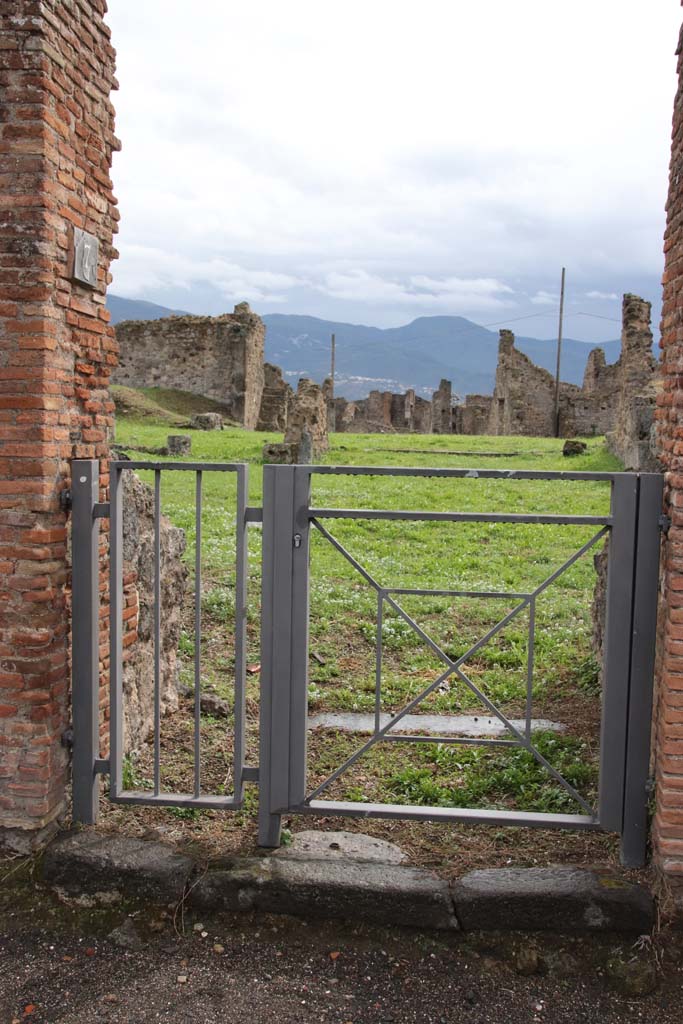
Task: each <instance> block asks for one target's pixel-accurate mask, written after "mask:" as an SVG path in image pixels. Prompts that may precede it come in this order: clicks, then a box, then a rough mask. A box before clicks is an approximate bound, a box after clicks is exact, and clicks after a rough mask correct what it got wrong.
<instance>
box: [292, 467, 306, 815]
mask: <svg viewBox="0 0 683 1024" xmlns="http://www.w3.org/2000/svg"><path fill="white" fill-rule="evenodd" d="M310 498H311V473H310V470H309V468H308V467H307V466H295V467H294V494H293V505H292V520H293V522H294V534H293V539H292V542H290V543H292V579H291V597H290V609H291V620H290V626H289V628H290V631H291V644H290V652H291V654H290V657H291V662H290V673H289V678H290V697H289V701H290V714H289V806H290V807H294V806H296V805H297V804H301V803H303V802H304V800H305V798H306V765H307V747H308V664H309V659H308V622H309V568H310V565H309V563H310V551H309V535H310V521H309V516H308V510H309V507H310V504H311V501H310Z"/></svg>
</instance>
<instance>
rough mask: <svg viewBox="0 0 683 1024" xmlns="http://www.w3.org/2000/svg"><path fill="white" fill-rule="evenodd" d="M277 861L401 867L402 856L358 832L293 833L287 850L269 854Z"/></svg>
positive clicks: (400, 853) (388, 846)
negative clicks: (323, 861)
mask: <svg viewBox="0 0 683 1024" xmlns="http://www.w3.org/2000/svg"><path fill="white" fill-rule="evenodd" d="M272 856H274V857H277V858H278V860H325V861H349V860H351V861H360V862H362V863H367V862H379V863H381V864H401V863H402V862H403V861H404V860H405V859H406V855H405V853H404V852H403V850H401V849H399V847H398V846H396V845H395V844H394V843H388V842H387V841H386V840H385V839H376V838H375V837H374V836H366V835H363V833H362V832H319V831H308V832H295V833H294V836H293V838H292V844H291V846H282V847H281V848H280V849H279V850H277V851H276V852H275V853H273V854H272Z"/></svg>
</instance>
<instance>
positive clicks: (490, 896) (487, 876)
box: [452, 867, 654, 934]
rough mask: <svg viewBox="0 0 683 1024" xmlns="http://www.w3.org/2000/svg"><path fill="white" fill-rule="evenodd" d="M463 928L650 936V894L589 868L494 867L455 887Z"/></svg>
mask: <svg viewBox="0 0 683 1024" xmlns="http://www.w3.org/2000/svg"><path fill="white" fill-rule="evenodd" d="M452 892H453V899H454V902H455V911H456V914H457V916H458V920H459V922H460V924H461V926H462V927H463V928H465V929H469V928H471V929H476V930H482V931H486V930H496V931H499V930H500V931H504V930H519V931H537V930H543V931H555V932H557V933H559V934H563V933H567V932H583V931H616V932H621V931H624V932H635V933H637V934H643V933H646V932H649V931H650V929H651V927H652V924H653V920H654V906H653V900H652V896H651V894H650V892H649V891H648V890H647V889H646V888H645V886H643V885H635V884H633V883H631V882H628V881H626V880H624V879H622V878H619V877H618V876H616V875H613V874H607V873H604V874H602V873H599V872H597V871H589V870H587V869H584V868H571V867H566V868H565V867H557V868H491V869H488V870H483V871H472V872H471V873H470V874H468V875H465V876H464V877H463V878H461V879H460V880H459V881H458V882H456V883H455V884H454V885H453V887H452Z"/></svg>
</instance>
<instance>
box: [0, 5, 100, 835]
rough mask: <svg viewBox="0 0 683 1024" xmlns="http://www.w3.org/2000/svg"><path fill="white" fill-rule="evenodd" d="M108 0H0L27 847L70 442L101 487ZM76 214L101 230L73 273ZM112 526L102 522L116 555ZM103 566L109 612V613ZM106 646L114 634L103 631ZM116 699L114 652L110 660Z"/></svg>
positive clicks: (52, 642) (0, 797)
mask: <svg viewBox="0 0 683 1024" xmlns="http://www.w3.org/2000/svg"><path fill="white" fill-rule="evenodd" d="M105 9H106V5H105V3H104V0H71V2H68V3H67V2H66V0H13V2H12V3H4V4H0V35H1V37H2V66H1V69H0V86H1V92H2V115H3V116H2V122H1V124H0V138H1V141H2V145H0V179H1V180H2V189H1V190H0V192H1V196H0V207H1V215H0V577H1V578H2V587H1V592H0V846H2V845H8V846H13V847H14V848H17V849H22V848H23V849H26V848H28V847H30V846H32V845H34V844H35V843H36V842H38V841H39V840H40V838H42V837H44V835H45V833H46V831H49V829H50V828H52V827H54V823H55V821H56V819H57V818H58V817H59V815H60V814H61V812H62V811H63V809H64V807H65V802H66V778H67V769H68V755H67V751H66V750H65V749H64V747H63V746H62V744H61V737H62V733H63V732H64V730H65V729H66V727H67V725H68V723H69V650H68V640H69V630H70V620H69V605H68V583H69V563H68V554H67V539H68V515H67V512H66V511H65V508H64V507H63V506H62V504H61V503H60V494H61V492H62V491H63V490H64V489H66V488H67V487H68V486H69V482H70V460H71V459H72V458H87V459H100V460H102V462H101V472H100V481H101V494H100V497H101V500H103V501H104V500H106V497H107V486H108V475H107V461H106V460H107V455H108V446H107V438H108V435H109V434H110V431H111V427H112V414H113V411H114V405H113V402H112V401H111V399H110V395H109V391H108V384H109V374H110V370H111V367H112V365H113V364H114V363H115V362H116V355H115V353H116V342H115V338H114V332H113V329H112V328H111V327H110V325H109V313H108V312H107V310H106V309H105V305H104V301H105V290H106V285H107V283H108V281H109V280H110V277H109V264H110V261H111V260H112V259H115V258H116V255H117V253H116V250H115V249H114V247H113V235H114V232H115V231H116V222H117V221H118V219H119V216H118V212H117V210H116V200H115V198H114V196H113V193H112V183H111V179H110V167H111V160H112V152H113V151H114V150H115V149H118V148H119V143H118V140H117V139H116V137H115V135H114V108H113V106H112V104H111V102H110V99H109V94H110V90H112V89H115V88H116V80H115V78H114V62H115V54H114V50H113V48H112V46H111V43H110V33H109V29H108V27H107V26H106V25H105V23H104V20H103V17H104V13H105ZM74 229H84V230H86V231H88V232H89V233H91V234H93V235H94V236H95V237H96V238H97V240H98V242H99V253H98V258H97V264H96V268H95V269H96V277H95V281H94V287H88V286H87V285H84V284H81V283H77V282H76V281H74V280H73V279H72V273H71V253H72V247H73V236H74ZM106 539H107V538H106V527H104V524H103V529H102V555H103V568H104V567H106ZM105 584H106V577H105V576H103V579H102V586H103V595H102V614H103V616H106V604H107V599H106V592H104V587H105ZM102 643H103V650H104V651H106V635H104V636H103V640H102ZM101 669H102V674H101V683H102V687H103V689H102V703H103V705H104V704H106V686H107V683H108V678H107V663H106V655H105V656H104V657H103V662H102V666H101Z"/></svg>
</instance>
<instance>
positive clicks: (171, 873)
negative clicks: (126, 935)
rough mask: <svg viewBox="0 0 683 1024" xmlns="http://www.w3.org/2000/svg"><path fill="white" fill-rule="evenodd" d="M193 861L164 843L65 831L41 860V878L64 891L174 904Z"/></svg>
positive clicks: (180, 893)
mask: <svg viewBox="0 0 683 1024" xmlns="http://www.w3.org/2000/svg"><path fill="white" fill-rule="evenodd" d="M194 869H195V863H194V861H193V860H192V859H191V858H190V857H187V856H185V855H184V854H181V853H177V852H176V851H175V850H173V849H171V848H170V847H168V846H165V845H164V844H163V843H158V842H148V841H145V840H142V839H134V838H131V837H129V836H117V835H101V834H99V833H97V832H92V831H90V830H87V829H84V830H83V831H78V832H64V833H62V835H60V836H58V837H57V839H55V841H54V842H53V843H51V844H50V845H49V846H48V848H47V850H46V853H45V857H44V858H43V867H42V871H43V879H44V881H45V882H47V883H48V884H49V885H51V886H58V887H59V888H62V889H65V890H66V891H67V892H72V893H73V892H88V893H95V892H111V891H112V890H117V891H120V892H125V893H126V894H127V895H133V896H136V897H139V898H140V899H150V900H153V901H159V902H163V903H170V902H177V901H178V900H179V899H180V898H181V896H182V895H183V892H184V891H185V885H186V883H187V881H188V879H189V878H190V876H191V875H192V873H193V872H194Z"/></svg>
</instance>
